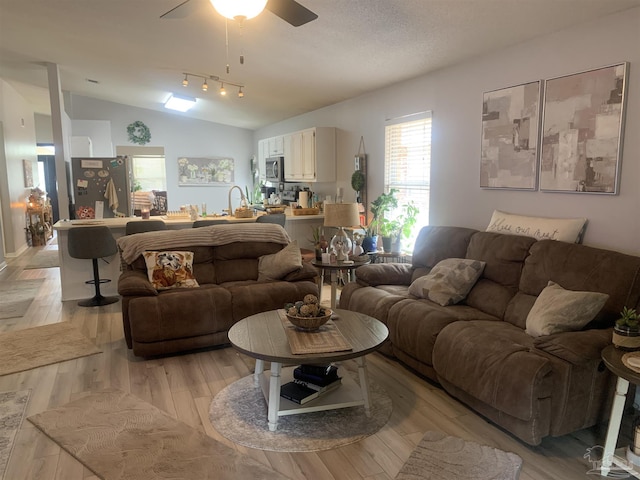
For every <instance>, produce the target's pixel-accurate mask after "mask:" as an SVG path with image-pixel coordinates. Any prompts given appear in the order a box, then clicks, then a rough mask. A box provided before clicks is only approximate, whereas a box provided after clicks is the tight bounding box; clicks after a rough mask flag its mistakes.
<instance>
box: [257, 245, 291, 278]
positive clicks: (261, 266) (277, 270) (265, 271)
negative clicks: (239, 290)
mask: <svg viewBox="0 0 640 480" xmlns="http://www.w3.org/2000/svg"><path fill="white" fill-rule="evenodd" d="M301 268H302V255H301V254H300V248H298V242H296V241H295V240H294V241H293V242H291V243H290V244H289V245H287V246H286V247H284V248H283V249H282V250H280V251H279V252H278V253H274V254H272V255H263V256H262V257H260V258H259V259H258V281H259V282H264V281H268V280H280V279H282V278H284V277H285V276H286V275H288V274H289V273H291V272H294V271H296V270H300V269H301Z"/></svg>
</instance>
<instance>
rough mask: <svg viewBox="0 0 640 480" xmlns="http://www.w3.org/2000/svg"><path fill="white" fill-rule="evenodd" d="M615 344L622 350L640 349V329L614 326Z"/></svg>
mask: <svg viewBox="0 0 640 480" xmlns="http://www.w3.org/2000/svg"><path fill="white" fill-rule="evenodd" d="M612 341H613V344H614V345H615V347H616V348H619V349H620V350H627V351H634V350H640V330H637V329H635V330H631V329H629V328H628V327H619V326H617V325H615V326H614V327H613V339H612Z"/></svg>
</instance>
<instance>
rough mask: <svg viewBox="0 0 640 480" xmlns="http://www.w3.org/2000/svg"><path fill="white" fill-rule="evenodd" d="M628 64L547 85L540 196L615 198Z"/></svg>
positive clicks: (595, 70) (601, 69)
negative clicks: (543, 192)
mask: <svg viewBox="0 0 640 480" xmlns="http://www.w3.org/2000/svg"><path fill="white" fill-rule="evenodd" d="M628 68H629V67H628V63H626V62H625V63H621V64H617V65H611V66H608V67H603V68H598V69H594V70H589V71H586V72H581V73H576V74H573V75H565V76H563V77H557V78H552V79H550V80H547V81H546V83H545V94H544V102H543V103H544V113H543V120H542V146H541V159H540V190H546V191H554V192H574V193H600V194H610V195H613V194H617V193H618V183H619V176H620V159H621V157H622V134H623V131H624V104H625V97H626V95H625V90H626V84H627V82H626V74H627V70H628Z"/></svg>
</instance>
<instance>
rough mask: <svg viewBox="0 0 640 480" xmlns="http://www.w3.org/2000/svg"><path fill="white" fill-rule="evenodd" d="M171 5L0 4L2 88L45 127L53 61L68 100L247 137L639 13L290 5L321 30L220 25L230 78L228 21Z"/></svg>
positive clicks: (204, 10)
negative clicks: (168, 109)
mask: <svg viewBox="0 0 640 480" xmlns="http://www.w3.org/2000/svg"><path fill="white" fill-rule="evenodd" d="M182 1H183V0H0V76H1V77H2V78H4V79H5V80H7V81H9V82H10V83H11V84H12V85H13V86H14V88H16V89H17V90H18V91H19V92H20V93H21V94H22V95H23V96H24V97H25V98H26V99H27V100H28V101H29V102H30V103H32V105H33V108H34V110H35V111H36V112H38V113H45V114H49V97H48V93H47V90H46V86H47V77H46V70H45V68H44V67H43V66H42V62H52V63H56V64H58V65H59V68H60V72H61V78H62V89H63V90H65V91H69V92H71V94H72V95H82V96H88V97H94V98H98V99H102V100H108V101H111V102H117V103H121V104H126V105H132V106H136V107H142V108H148V109H153V110H162V104H163V103H164V101H165V100H166V98H167V97H168V95H169V94H170V93H171V92H175V93H182V94H187V95H190V96H194V97H197V98H198V103H197V105H196V107H195V108H194V109H192V110H191V111H190V112H189V113H188V114H185V115H188V116H189V117H193V118H199V119H203V120H208V121H213V122H219V123H223V124H227V125H233V126H238V127H244V128H250V129H255V128H259V127H261V126H264V125H268V124H270V123H274V122H277V121H279V120H283V119H286V118H290V117H292V116H295V115H299V114H302V113H304V112H308V111H312V110H316V109H318V108H321V107H324V106H327V105H331V104H334V103H337V102H340V101H342V100H345V99H348V98H352V97H355V96H358V95H361V94H363V93H365V92H368V91H372V90H375V89H377V88H380V87H383V86H386V85H389V84H393V83H396V82H399V81H402V80H406V79H409V78H413V77H417V76H420V75H423V74H425V73H427V72H430V71H433V70H436V69H439V68H442V67H445V66H448V65H452V64H455V63H458V62H461V61H464V60H466V59H468V58H470V57H473V56H477V55H481V54H484V53H487V52H491V51H495V50H499V49H502V48H505V47H508V46H510V45H513V44H516V43H519V42H523V41H525V40H528V39H531V38H534V37H537V36H540V35H545V34H548V33H550V32H554V31H557V30H561V29H563V28H566V27H568V26H570V25H574V24H578V23H582V22H587V21H589V20H592V19H595V18H598V17H601V16H604V15H607V14H610V13H613V12H617V11H621V10H625V9H628V8H632V7H635V6H638V5H640V0H299V1H300V3H302V4H303V5H304V6H306V7H307V8H309V9H311V10H313V11H314V12H315V13H317V14H318V16H319V18H318V19H317V20H315V21H313V22H311V23H308V24H306V25H304V26H301V27H298V28H295V27H292V26H291V25H289V24H287V23H286V22H284V21H283V20H281V19H280V18H278V17H276V16H275V15H273V14H272V13H271V12H269V11H265V12H263V13H262V14H261V15H259V16H258V17H256V18H255V19H252V20H249V21H247V22H246V23H245V26H244V28H243V33H242V37H240V33H239V30H240V29H239V27H238V26H237V24H235V23H234V22H231V21H230V23H229V51H230V58H229V63H230V65H231V72H230V73H229V74H228V75H227V74H226V73H225V65H226V63H227V61H226V54H225V21H224V19H223V18H222V17H220V16H219V15H218V14H217V13H216V12H215V11H214V10H213V7H211V5H210V4H209V2H208V0H191V2H198V4H199V5H198V8H197V9H196V12H194V13H193V14H192V15H189V16H187V17H186V18H183V19H172V20H166V19H165V20H161V19H160V18H159V17H160V15H162V14H163V13H164V12H166V11H167V10H170V9H171V8H173V7H175V6H176V5H178V4H179V3H181V2H182ZM241 45H243V46H244V55H245V59H246V60H245V64H244V65H240V64H239V61H238V58H239V53H240V46H241ZM523 61H524V60H523ZM182 72H192V73H198V74H204V75H218V76H220V77H222V78H223V79H228V80H230V81H232V82H234V83H239V84H243V85H245V89H244V91H245V94H246V95H245V97H244V98H242V99H239V98H237V96H236V93H237V89H232V88H227V90H228V91H229V95H227V97H226V98H225V97H221V96H220V95H219V94H218V92H217V88H210V89H209V91H208V92H207V93H205V92H202V90H201V89H200V85H201V84H202V81H199V80H198V79H193V80H192V81H191V84H190V85H189V87H187V88H183V87H182V86H181V82H182V79H183V76H182ZM87 79H92V80H97V81H98V82H99V83H98V84H95V83H91V82H88V81H87ZM210 83H211V82H210ZM70 114H71V116H72V117H73V112H70Z"/></svg>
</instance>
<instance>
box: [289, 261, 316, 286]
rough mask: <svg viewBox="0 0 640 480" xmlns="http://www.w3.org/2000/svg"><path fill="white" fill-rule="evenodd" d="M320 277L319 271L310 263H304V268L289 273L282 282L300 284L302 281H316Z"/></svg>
mask: <svg viewBox="0 0 640 480" xmlns="http://www.w3.org/2000/svg"><path fill="white" fill-rule="evenodd" d="M317 276H318V270H316V267H314V266H313V265H311V264H310V263H309V262H302V268H301V269H300V270H295V271H293V272H291V273H288V274H287V275H286V276H285V277H284V278H283V279H282V280H284V281H285V282H299V281H301V280H314V279H315V278H316V277H317Z"/></svg>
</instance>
